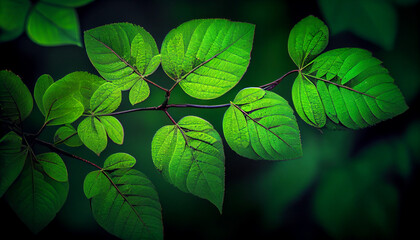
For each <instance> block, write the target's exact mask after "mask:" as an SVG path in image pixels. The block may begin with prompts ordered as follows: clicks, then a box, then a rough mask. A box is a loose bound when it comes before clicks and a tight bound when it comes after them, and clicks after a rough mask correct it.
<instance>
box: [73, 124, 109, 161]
mask: <svg viewBox="0 0 420 240" xmlns="http://www.w3.org/2000/svg"><path fill="white" fill-rule="evenodd" d="M77 133H78V135H79V137H80V140H82V142H83V144H85V146H86V147H87V148H89V149H90V150H92V151H93V152H95V153H96V154H98V155H99V154H100V153H101V152H102V151H103V150H104V149H105V148H106V145H107V143H108V138H107V136H106V131H105V127H104V125H103V124H102V123H101V122H100V121H99V120H98V119H97V118H96V117H87V118H85V119H83V121H82V122H80V124H79V126H78V127H77Z"/></svg>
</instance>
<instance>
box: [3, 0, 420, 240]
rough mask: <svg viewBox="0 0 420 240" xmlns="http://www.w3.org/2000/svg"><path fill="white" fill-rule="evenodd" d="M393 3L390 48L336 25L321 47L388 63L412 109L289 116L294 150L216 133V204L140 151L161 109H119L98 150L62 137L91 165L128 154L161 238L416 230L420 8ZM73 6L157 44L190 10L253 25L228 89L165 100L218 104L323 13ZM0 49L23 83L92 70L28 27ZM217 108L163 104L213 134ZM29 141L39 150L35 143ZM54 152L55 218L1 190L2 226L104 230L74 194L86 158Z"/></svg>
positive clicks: (17, 232)
mask: <svg viewBox="0 0 420 240" xmlns="http://www.w3.org/2000/svg"><path fill="white" fill-rule="evenodd" d="M395 8H396V11H397V13H398V31H397V36H396V41H395V45H394V47H393V48H392V49H389V50H384V49H382V48H381V47H379V46H377V45H375V44H374V43H371V42H368V41H366V40H364V39H362V38H359V37H357V36H355V35H353V34H352V33H350V32H344V33H340V34H337V35H333V36H331V37H330V44H329V46H328V47H327V50H329V49H333V48H339V47H360V48H365V49H368V50H369V51H371V52H372V53H373V56H375V57H378V58H379V59H381V60H382V61H383V62H384V66H385V67H387V68H388V69H389V70H390V72H391V75H392V76H393V77H394V78H395V80H396V84H397V85H398V86H399V87H400V88H401V90H402V92H403V94H404V96H406V100H407V103H408V105H409V107H410V109H409V110H408V111H407V112H405V113H404V114H402V115H401V116H398V117H396V118H394V119H392V120H388V121H385V122H383V123H380V124H378V125H376V126H374V127H371V128H367V129H362V130H358V131H351V130H345V131H319V130H317V129H315V128H312V127H310V126H308V125H307V124H305V123H304V122H303V121H301V120H300V119H298V124H299V126H300V129H301V135H302V144H303V152H304V157H303V158H302V159H298V160H292V161H284V162H272V161H254V160H249V159H245V158H241V157H239V156H238V155H237V154H235V153H234V152H233V151H232V150H230V148H229V147H228V146H227V145H226V144H225V152H226V164H225V166H226V193H225V202H224V206H223V214H222V215H220V214H219V212H218V211H217V209H216V207H214V206H213V205H212V204H211V203H209V202H208V201H206V200H203V199H199V198H197V197H195V196H193V195H191V194H185V193H183V192H181V191H179V190H178V189H176V188H175V187H173V186H172V185H170V184H169V183H167V182H165V181H164V180H163V178H162V177H161V175H160V174H159V173H158V171H157V170H156V169H155V167H154V166H153V162H152V159H151V154H150V145H151V140H152V138H153V135H154V133H155V132H156V131H157V130H158V129H159V128H160V127H161V126H163V125H166V124H170V121H169V120H168V119H167V118H166V117H165V115H164V114H163V113H162V112H137V113H132V114H128V115H121V116H119V117H118V119H119V120H120V121H121V123H122V124H123V126H124V129H125V139H124V144H123V145H122V146H119V145H116V144H114V143H112V142H109V143H108V147H107V149H106V150H105V151H104V152H103V153H102V154H101V156H100V157H97V156H96V155H95V154H94V153H93V152H91V151H90V150H88V149H86V148H85V147H83V146H82V147H79V148H76V149H71V148H66V147H63V148H64V149H66V150H69V151H72V152H73V153H75V154H76V155H80V156H82V157H84V158H87V159H89V160H91V161H92V162H95V163H97V164H99V165H102V163H103V160H104V159H105V158H106V157H107V156H108V155H110V154H112V153H114V152H127V153H129V154H131V155H133V156H134V157H135V158H136V159H137V164H136V166H135V168H136V169H138V170H140V171H142V172H143V173H145V174H146V175H147V176H148V177H149V178H150V179H151V180H152V182H153V183H154V184H155V186H156V189H157V191H158V193H159V196H160V200H161V204H162V215H163V223H164V235H165V239H181V238H182V239H236V238H245V239H248V238H249V239H251V238H254V239H278V238H283V239H329V238H369V239H383V238H399V239H401V238H408V237H410V238H416V237H417V238H418V235H419V234H418V231H417V228H418V223H419V221H418V220H417V219H418V216H419V214H420V208H419V205H418V202H419V200H420V198H419V197H418V196H417V195H416V193H417V192H418V187H419V186H420V178H419V163H420V161H419V150H418V148H419V147H420V146H419V144H418V143H419V141H418V140H419V135H420V122H419V118H418V116H417V115H418V111H419V106H418V100H419V98H418V95H417V93H418V90H419V86H420V79H419V76H420V70H419V66H420V64H419V62H420V61H419V53H420V51H419V43H420V37H419V34H420V33H419V29H420V28H419V27H420V24H419V12H420V11H419V10H420V8H419V4H418V3H417V4H414V5H407V6H405V5H395ZM77 12H78V15H79V22H80V28H81V31H84V30H88V29H91V28H94V27H98V26H101V25H104V24H108V23H115V22H130V23H134V24H137V25H140V26H142V27H144V28H145V29H146V30H147V31H148V32H150V33H151V35H152V36H153V37H154V38H155V40H156V42H157V44H158V46H160V45H161V43H162V41H163V39H164V37H165V35H166V33H168V32H169V31H170V30H171V29H172V28H175V27H177V26H178V25H180V24H181V23H183V22H186V21H188V20H191V19H199V18H227V19H230V20H234V21H242V22H249V23H253V24H256V32H255V37H254V45H253V50H252V54H251V56H252V60H251V64H250V66H249V68H248V71H247V73H246V74H245V76H244V77H243V79H242V80H241V82H240V83H239V84H238V85H237V86H236V87H235V88H234V89H232V90H231V91H230V92H229V93H227V94H225V95H224V96H223V97H221V98H218V99H215V100H212V101H200V100H196V99H193V98H191V97H189V96H187V95H186V94H185V93H183V91H182V90H181V89H180V88H177V89H176V90H175V91H174V92H173V93H172V96H171V103H197V104H220V103H226V102H228V101H229V100H231V99H233V98H234V96H235V95H236V93H237V92H238V91H239V90H240V89H242V88H244V87H248V86H259V85H262V84H265V83H268V82H271V81H273V80H275V79H276V78H278V77H280V76H281V75H283V74H284V73H286V72H287V71H289V70H292V69H294V68H295V66H294V65H293V62H292V61H291V60H290V59H289V56H288V52H287V39H288V34H289V31H290V29H291V28H292V27H293V25H294V24H296V23H297V22H298V21H299V20H301V19H302V18H304V17H306V16H308V15H315V16H317V17H319V18H320V19H322V20H325V18H324V16H323V15H322V13H321V11H320V9H319V6H318V3H317V1H293V0H290V1H270V0H259V1H247V0H244V1H219V0H215V1H187V0H182V1H171V0H161V1H129V0H96V1H95V2H93V3H91V4H88V5H86V6H84V7H81V8H78V9H77ZM361 27H362V26H361ZM0 52H1V60H0V61H1V65H0V66H1V67H0V69H9V70H11V71H13V72H14V73H16V74H18V75H19V76H20V77H21V78H22V80H23V81H24V82H25V83H26V84H27V85H28V87H29V89H30V90H31V91H32V90H33V87H34V84H35V81H36V79H37V78H38V77H39V76H40V75H42V74H44V73H48V74H50V75H51V76H52V77H53V78H54V80H58V79H60V78H62V77H63V76H65V75H66V74H68V73H71V72H73V71H88V72H90V73H94V74H98V73H97V72H96V70H95V69H94V68H93V66H92V65H91V63H90V62H89V59H88V57H87V55H86V52H85V49H84V48H79V47H76V46H60V47H42V46H39V45H37V44H35V43H33V42H32V41H31V40H30V39H29V38H28V37H27V36H26V34H23V35H22V36H21V37H19V38H18V39H16V40H13V41H11V42H7V43H1V44H0ZM150 79H151V80H153V81H155V82H157V83H158V84H160V85H161V86H163V87H167V88H169V87H170V86H172V84H173V82H172V80H170V79H169V78H168V77H167V76H166V75H165V74H164V72H163V71H162V69H161V68H159V69H158V70H157V72H156V73H155V74H153V75H152V76H151V77H150ZM292 83H293V77H287V78H286V79H285V80H284V81H283V82H282V83H281V84H280V85H279V86H278V87H277V88H276V89H275V90H274V91H275V92H276V93H278V94H280V95H281V96H283V97H284V98H285V99H286V100H288V101H289V103H291V96H290V92H291V86H292ZM163 99H164V94H163V93H162V92H161V91H160V90H159V89H156V88H155V87H153V86H151V95H150V97H149V98H148V99H147V100H146V101H145V102H143V103H140V104H138V105H136V106H135V107H145V106H157V105H159V104H160V103H162V101H163ZM131 107H132V106H130V104H129V102H128V94H127V93H124V94H123V103H122V104H121V106H120V108H119V109H120V110H123V109H129V108H131ZM224 111H225V109H170V113H171V115H172V116H173V117H174V118H175V120H179V119H180V118H182V117H183V116H185V115H197V116H200V117H202V118H204V119H207V120H208V121H209V122H211V123H212V124H213V125H214V127H215V128H216V130H218V132H219V133H220V134H222V128H221V123H222V117H223V114H224ZM27 122H28V123H27V125H28V126H30V127H31V128H32V130H33V132H35V131H37V129H38V128H39V127H40V126H41V125H42V123H43V118H42V116H41V114H40V112H39V110H38V109H36V107H34V110H33V114H32V116H31V117H30V119H28V120H27ZM56 129H57V128H56V127H50V128H48V131H45V132H43V134H42V136H41V138H43V139H45V140H47V141H52V136H53V135H54V132H55V130H56ZM38 150H39V151H46V149H44V148H42V147H39V148H38ZM64 160H65V162H66V164H67V167H68V171H69V177H70V192H69V195H68V198H67V202H66V204H65V205H64V207H63V208H62V210H61V211H60V212H59V213H58V214H57V217H56V219H55V220H54V221H53V222H51V223H50V225H48V226H47V227H46V228H45V229H44V230H42V231H41V232H40V233H39V234H38V235H33V234H32V233H31V232H30V231H29V230H28V229H27V228H26V227H25V226H24V225H23V223H21V222H20V220H19V219H18V218H17V217H16V216H15V214H14V213H13V212H12V210H11V209H10V207H9V206H8V205H7V203H6V202H5V201H4V200H3V199H1V200H0V212H1V220H2V222H3V223H2V224H1V225H0V230H1V232H2V236H5V237H6V236H11V237H13V238H15V239H20V238H34V239H55V238H78V239H88V238H89V239H99V238H102V239H112V238H113V236H112V235H110V234H108V233H107V232H105V230H103V229H101V228H100V227H99V226H98V225H97V223H96V222H95V221H94V219H93V217H92V215H91V212H90V208H89V201H88V200H87V199H86V198H85V196H84V194H83V189H82V186H83V180H84V177H85V176H86V174H87V173H88V172H89V171H92V170H94V169H92V167H91V166H89V165H86V164H84V163H82V162H78V161H77V160H74V159H70V158H65V159H64ZM346 201H347V202H346ZM375 209H376V210H375ZM378 209H379V210H378ZM337 213H338V214H337Z"/></svg>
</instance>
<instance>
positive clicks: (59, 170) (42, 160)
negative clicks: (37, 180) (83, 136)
mask: <svg viewBox="0 0 420 240" xmlns="http://www.w3.org/2000/svg"><path fill="white" fill-rule="evenodd" d="M36 159H37V160H38V163H39V164H40V165H41V167H42V169H43V170H44V172H45V173H46V174H47V175H48V176H49V177H50V178H52V179H54V180H56V181H57V182H67V181H68V173H67V168H66V165H65V164H64V162H63V159H61V157H60V156H59V155H58V154H57V153H55V152H49V153H42V154H39V155H37V156H36Z"/></svg>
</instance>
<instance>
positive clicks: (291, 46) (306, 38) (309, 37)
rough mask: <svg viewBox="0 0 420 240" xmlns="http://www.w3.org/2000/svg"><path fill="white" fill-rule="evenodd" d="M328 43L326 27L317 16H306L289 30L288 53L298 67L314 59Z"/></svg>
mask: <svg viewBox="0 0 420 240" xmlns="http://www.w3.org/2000/svg"><path fill="white" fill-rule="evenodd" d="M327 45H328V27H327V26H326V25H325V24H324V23H323V22H322V21H321V20H319V19H318V18H316V17H314V16H308V17H306V18H304V19H303V20H301V21H300V22H298V23H297V24H296V25H295V26H294V27H293V28H292V30H291V31H290V35H289V40H288V50H289V55H290V57H291V58H292V60H293V62H294V63H295V64H296V66H298V67H299V68H303V67H304V66H305V64H306V63H308V62H310V61H311V60H312V59H314V58H315V57H316V56H317V55H318V54H320V53H321V52H322V51H323V50H324V49H325V47H326V46H327Z"/></svg>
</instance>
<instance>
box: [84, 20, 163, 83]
mask: <svg viewBox="0 0 420 240" xmlns="http://www.w3.org/2000/svg"><path fill="white" fill-rule="evenodd" d="M84 39H85V45H86V52H87V54H88V57H89V59H90V61H91V62H92V64H93V66H94V67H95V68H96V70H98V72H99V73H100V74H101V75H102V76H103V77H104V78H105V79H106V80H108V81H111V82H113V83H114V84H116V85H118V86H119V87H120V88H121V89H122V90H128V89H130V88H131V87H132V86H133V85H134V84H135V83H136V82H137V81H138V80H140V79H142V77H144V76H147V74H151V73H152V72H153V71H154V70H155V69H148V66H151V60H152V59H153V57H154V56H156V55H159V51H158V49H157V45H156V42H155V40H154V39H153V37H152V36H151V35H150V33H148V32H147V31H146V30H144V29H143V28H142V27H140V26H136V25H133V24H130V23H114V24H109V25H104V26H101V27H97V28H94V29H90V30H88V31H85V33H84ZM153 64H154V66H153V67H155V68H157V66H158V64H157V65H156V62H154V63H153ZM137 69H138V70H137ZM146 69H147V72H146ZM136 71H137V72H138V73H140V75H139V74H137V73H136Z"/></svg>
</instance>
